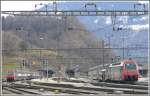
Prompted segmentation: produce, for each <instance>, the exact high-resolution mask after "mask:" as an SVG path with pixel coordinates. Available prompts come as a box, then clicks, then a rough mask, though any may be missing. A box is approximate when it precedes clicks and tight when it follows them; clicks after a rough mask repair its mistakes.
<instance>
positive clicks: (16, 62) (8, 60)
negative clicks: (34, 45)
mask: <svg viewBox="0 0 150 96" xmlns="http://www.w3.org/2000/svg"><path fill="white" fill-rule="evenodd" d="M16 54H17V55H16V56H11V57H10V56H4V57H3V66H2V71H3V72H2V75H3V76H4V75H6V74H7V71H8V70H15V69H17V68H20V63H21V62H22V59H23V58H24V57H25V56H26V57H27V58H29V59H31V58H32V57H33V56H34V57H40V50H35V51H34V50H33V51H27V52H26V55H25V53H24V52H17V53H16ZM57 55H58V54H57V52H54V51H49V50H41V56H42V57H43V56H44V57H48V58H49V57H50V58H51V57H54V58H55V57H56V56H57ZM38 63H39V61H36V64H38Z"/></svg>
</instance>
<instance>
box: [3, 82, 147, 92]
mask: <svg viewBox="0 0 150 96" xmlns="http://www.w3.org/2000/svg"><path fill="white" fill-rule="evenodd" d="M9 86H11V87H13V88H14V90H18V91H20V92H21V93H16V94H22V93H24V94H25V93H26V94H42V93H43V92H42V93H40V92H35V91H31V90H36V91H37V90H39V89H44V90H45V91H51V92H52V93H54V91H55V90H57V91H59V93H65V94H103V93H108V94H113V93H115V92H116V91H120V92H122V93H123V94H148V86H144V85H142V86H141V85H130V84H116V83H106V82H105V83H104V82H100V83H98V84H93V87H88V86H79V87H77V86H73V85H69V84H51V83H40V82H27V83H17V82H15V83H12V84H11V85H9ZM3 87H4V89H5V90H7V89H6V88H7V87H8V85H7V84H4V85H3ZM27 89H28V90H27ZM29 89H30V90H29ZM18 91H17V92H18ZM26 91H27V92H26ZM29 91H30V92H31V93H30V92H29ZM14 93H15V92H14ZM52 93H51V94H52Z"/></svg>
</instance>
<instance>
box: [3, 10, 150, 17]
mask: <svg viewBox="0 0 150 96" xmlns="http://www.w3.org/2000/svg"><path fill="white" fill-rule="evenodd" d="M1 14H8V15H14V16H141V15H148V10H67V11H66V10H64V11H53V10H52V11H1Z"/></svg>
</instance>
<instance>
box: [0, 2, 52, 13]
mask: <svg viewBox="0 0 150 96" xmlns="http://www.w3.org/2000/svg"><path fill="white" fill-rule="evenodd" d="M49 2H50V1H1V10H2V11H16V10H17V11H23V10H26V11H27V10H34V9H35V4H39V3H44V4H45V3H49ZM39 7H42V6H40V5H39Z"/></svg>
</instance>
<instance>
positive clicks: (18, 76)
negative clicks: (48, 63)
mask: <svg viewBox="0 0 150 96" xmlns="http://www.w3.org/2000/svg"><path fill="white" fill-rule="evenodd" d="M35 78H39V74H38V73H35V72H32V73H29V72H25V71H12V70H11V71H8V72H7V75H6V76H5V79H6V81H7V82H14V81H19V80H31V79H35Z"/></svg>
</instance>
